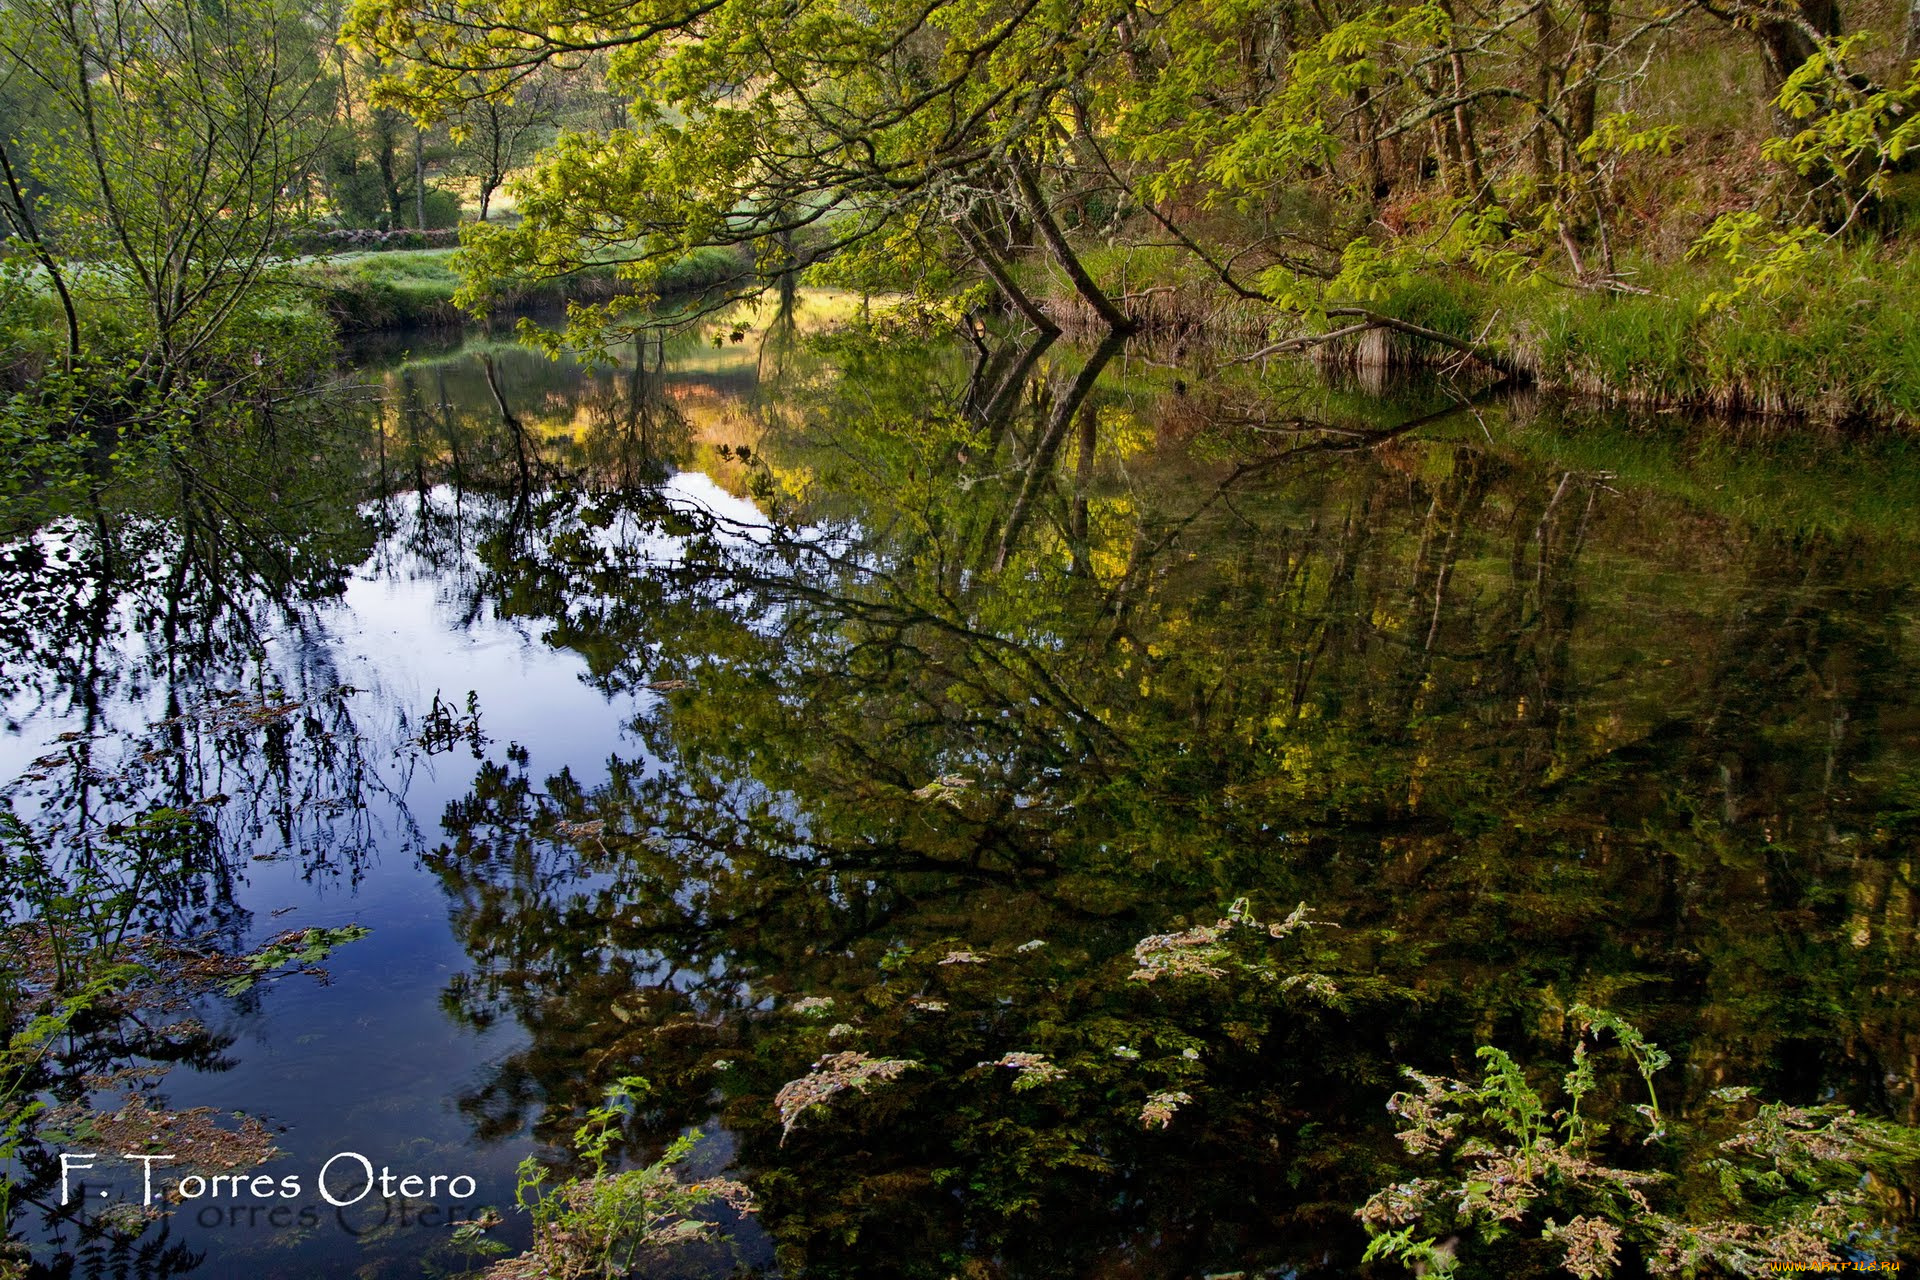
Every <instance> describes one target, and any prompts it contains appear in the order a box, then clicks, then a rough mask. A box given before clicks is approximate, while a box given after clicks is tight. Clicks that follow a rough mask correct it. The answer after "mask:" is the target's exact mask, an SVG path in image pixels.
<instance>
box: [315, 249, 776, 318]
mask: <svg viewBox="0 0 1920 1280" xmlns="http://www.w3.org/2000/svg"><path fill="white" fill-rule="evenodd" d="M454 252H455V251H454V250H452V249H417V250H400V251H390V252H381V253H360V254H343V255H340V256H337V257H331V258H325V259H318V260H315V261H312V262H309V263H303V264H302V265H301V266H300V267H299V268H297V272H298V275H299V277H300V279H301V281H302V283H304V284H306V285H308V286H309V287H311V288H312V289H313V291H314V301H315V305H316V307H317V308H318V309H319V310H320V312H322V313H323V314H324V315H326V316H327V318H328V319H329V320H331V321H332V323H333V327H334V329H335V330H336V331H337V332H339V333H340V334H342V335H348V334H365V333H377V332H380V331H383V330H389V329H423V328H428V329H430V328H457V327H459V326H460V325H462V324H464V323H466V322H467V321H468V320H469V319H470V318H471V317H469V316H468V314H467V313H466V312H464V311H462V310H461V309H460V308H459V307H458V306H456V305H454V300H453V299H454V294H455V293H456V291H458V289H459V287H460V277H459V275H458V274H457V273H456V272H455V270H454V267H453V255H454ZM745 270H746V264H745V263H744V262H743V261H742V259H741V257H740V256H739V255H737V254H734V253H731V252H729V251H726V250H721V249H701V250H696V251H694V252H692V253H689V254H688V255H687V256H686V257H684V258H682V259H680V260H679V261H678V262H676V263H674V264H673V265H671V266H670V267H668V268H667V269H666V270H665V271H663V272H662V273H661V274H660V276H659V278H658V279H657V280H656V281H655V282H654V284H653V285H652V286H651V289H650V290H649V291H650V292H655V293H662V294H666V293H695V292H698V291H700V290H703V289H712V288H717V287H719V286H722V285H725V284H727V283H728V282H730V281H733V280H737V279H739V278H740V277H741V275H742V274H743V272H744V271H745ZM635 292H637V290H636V288H635V286H634V285H633V284H632V283H630V282H629V281H626V280H622V279H620V278H619V276H617V275H616V274H615V273H614V270H613V268H612V267H610V266H607V267H591V268H588V269H587V270H585V271H580V272H576V273H575V274H573V275H571V276H567V277H564V278H562V279H555V280H547V281H542V282H540V283H538V284H530V285H520V286H515V287H511V288H508V289H506V290H503V291H502V293H501V295H500V305H501V306H502V307H507V308H516V309H534V308H539V307H555V306H560V305H562V304H564V303H567V302H606V301H609V300H611V299H613V298H618V297H622V296H625V295H628V294H633V293H635Z"/></svg>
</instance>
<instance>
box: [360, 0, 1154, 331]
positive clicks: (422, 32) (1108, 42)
mask: <svg viewBox="0 0 1920 1280" xmlns="http://www.w3.org/2000/svg"><path fill="white" fill-rule="evenodd" d="M1109 17H1110V15H1108V14H1107V13H1106V11H1105V10H1104V9H1102V8H1100V7H1098V6H1095V5H1093V4H1091V3H1088V2H1087V0H1047V2H1046V3H1042V2H1040V0H1027V2H1026V3H1022V4H1019V5H1015V6H1010V7H1002V6H997V5H992V4H980V3H975V2H973V0H936V2H935V3H932V4H926V3H919V2H917V0H890V2H889V3H886V4H882V5H878V6H851V5H840V4H815V5H810V6H806V7H803V8H801V9H799V10H792V9H791V8H790V7H789V6H788V5H787V4H785V3H784V0H780V2H776V0H650V2H649V3H643V4H640V5H634V6H619V7H610V8H605V9H593V10H587V11H584V12H583V11H581V10H579V9H577V8H575V7H573V6H570V5H562V4H558V3H556V2H555V0H431V2H429V3H425V4H419V3H414V0H363V2H362V3H360V4H359V5H357V6H356V7H355V8H354V9H353V11H352V12H351V13H350V14H349V17H348V20H347V24H346V27H345V32H346V34H347V36H348V38H349V39H352V40H354V41H356V42H358V43H359V44H360V45H361V46H362V47H364V48H366V49H369V50H371V51H373V52H376V53H378V54H379V55H381V56H382V57H385V58H388V59H391V60H393V61H394V62H395V64H396V67H397V71H396V75H395V78H394V79H393V80H391V81H390V82H389V83H388V84H387V85H386V86H385V88H384V90H383V92H382V100H383V101H386V102H390V103H395V104H401V105H405V106H406V107H407V108H408V109H409V110H411V111H413V112H414V113H415V114H416V116H419V117H421V118H423V119H436V118H439V117H441V116H443V115H447V114H449V113H452V112H454V111H456V110H459V109H461V108H463V107H465V106H467V104H470V103H473V102H475V101H476V100H479V99H481V98H484V97H487V96H491V95H507V94H511V93H514V92H516V91H517V90H519V89H520V88H521V87H522V86H523V85H524V84H526V83H527V82H528V81H529V80H530V79H531V78H532V77H534V76H535V75H536V74H537V73H539V72H540V71H541V70H542V69H543V68H547V67H562V68H564V67H569V66H573V65H577V64H578V63H579V62H580V61H582V60H583V59H585V58H587V57H588V56H589V55H593V54H597V53H602V52H605V53H608V54H609V57H608V64H607V65H608V81H609V85H610V87H612V88H614V89H616V90H617V91H619V92H621V93H623V94H625V95H626V96H627V97H629V98H630V99H631V101H632V106H631V108H630V112H629V114H630V117H631V123H630V124H628V125H627V126H625V127H622V128H617V129H614V130H612V131H610V132H608V133H606V134H605V135H588V134H584V133H578V132H568V133H563V134H562V135H561V136H560V137H559V138H558V139H557V140H556V142H555V144H554V146H553V148H552V149H551V150H550V151H549V152H548V153H547V155H546V156H545V157H544V159H543V160H542V161H541V163H540V164H539V165H538V166H537V167H536V168H535V170H534V171H533V173H532V174H530V175H529V176H528V178H527V179H526V180H525V181H524V183H523V184H522V190H521V198H520V210H521V212H522V214H523V215H524V218H525V221H524V223H523V224H522V225H521V226H519V227H517V228H514V229H511V230H506V229H501V230H495V231H492V232H490V233H488V234H483V235H480V236H476V237H475V238H474V239H473V240H472V241H471V242H470V250H471V255H472V260H473V263H474V265H475V266H476V267H477V268H478V269H479V271H480V273H481V274H482V275H483V276H493V277H503V276H513V275H522V276H525V275H532V276H549V275H555V274H561V273H565V272H568V271H572V270H575V269H578V268H579V267H581V266H583V265H585V264H586V263H587V262H589V261H601V262H605V261H611V262H614V263H616V264H618V265H619V266H620V268H621V269H622V270H623V271H624V272H625V273H626V274H628V275H629V276H630V277H632V278H634V279H639V280H645V279H648V278H650V276H651V275H652V274H653V273H654V272H656V271H657V270H658V269H659V267H660V266H661V265H662V264H664V263H665V262H667V261H671V260H672V259H674V258H676V257H678V256H679V255H681V254H683V253H684V252H686V251H688V250H691V249H695V248H700V247H705V246H716V245H719V246H747V245H750V246H753V247H754V248H755V249H756V251H757V262H758V264H759V280H760V282H761V283H763V284H764V283H767V282H771V281H773V280H776V279H778V278H780V277H782V276H784V275H789V274H790V273H792V272H794V271H796V270H799V269H803V268H805V267H806V266H808V265H811V264H812V263H815V262H818V261H822V260H824V259H825V258H827V257H828V256H830V255H832V254H834V253H836V252H839V251H842V250H846V249H849V248H852V247H855V246H859V245H862V244H864V243H866V242H869V241H875V240H878V239H891V240H892V241H893V243H894V244H895V245H896V246H898V247H903V248H910V249H911V251H912V252H916V253H928V252H931V253H939V252H948V251H953V250H954V249H955V248H956V247H958V248H960V249H963V250H964V252H965V253H966V254H968V255H970V256H971V257H972V258H973V259H974V260H976V261H977V262H978V263H979V265H980V267H981V268H982V269H983V270H984V271H985V272H986V273H987V275H988V276H990V277H991V278H992V279H993V280H994V282H995V283H996V285H998V286H999V287H1000V288H1001V290H1002V291H1003V292H1005V293H1006V294H1007V295H1008V296H1009V298H1010V299H1012V301H1013V303H1014V305H1015V306H1016V307H1017V308H1018V309H1019V310H1020V311H1021V312H1023V313H1024V314H1026V315H1027V317H1028V318H1029V319H1030V320H1033V321H1034V322H1035V323H1036V324H1039V325H1042V326H1043V327H1051V325H1052V322H1051V321H1050V320H1047V319H1046V317H1045V316H1044V315H1042V314H1041V313H1040V311H1039V309H1038V307H1037V306H1035V305H1034V304H1033V303H1032V302H1031V300H1030V299H1028V298H1027V297H1026V295H1025V293H1024V291H1023V290H1022V289H1021V287H1020V286H1019V285H1018V283H1017V282H1016V281H1015V280H1014V279H1013V273H1012V272H1011V271H1010V270H1009V269H1008V265H1007V261H1006V259H1007V257H1008V253H1009V248H1010V247H1011V242H1010V240H1009V239H1008V237H1007V234H1006V232H1007V230H1008V229H1009V228H1010V227H1011V226H1014V225H1025V226H1029V227H1033V228H1035V229H1037V230H1038V232H1039V234H1040V238H1041V240H1042V242H1043V243H1044V245H1045V247H1046V251H1047V253H1048V255H1049V256H1050V257H1051V258H1052V259H1053V260H1054V261H1055V262H1056V263H1057V264H1058V265H1059V266H1060V267H1061V269H1062V270H1064V271H1065V273H1066V275H1067V277H1068V279H1069V280H1070V281H1071V283H1072V285H1073V287H1074V289H1075V290H1076V291H1077V292H1078V293H1079V294H1080V295H1081V296H1082V297H1083V298H1084V299H1085V300H1086V301H1087V303H1088V304H1089V305H1090V306H1091V307H1092V308H1093V310H1094V311H1096V312H1097V313H1098V314H1099V315H1100V316H1101V317H1102V318H1103V319H1105V320H1106V321H1107V322H1108V323H1110V324H1113V325H1114V326H1115V327H1126V326H1127V324H1128V321H1127V319H1126V317H1125V315H1124V313H1123V312H1122V311H1121V310H1120V309H1119V308H1118V307H1117V306H1116V305H1115V304H1113V303H1112V302H1111V301H1110V300H1109V299H1108V298H1106V296H1105V295H1104V293H1102V292H1101V290H1100V288H1099V286H1098V285H1097V284H1096V283H1095V282H1094V281H1093V279H1092V277H1091V276H1090V274H1089V273H1088V272H1086V271H1085V270H1084V269H1083V268H1082V266H1081V264H1080V262H1079V260H1078V258H1077V256H1076V254H1075V251H1074V250H1073V248H1072V247H1071V246H1070V245H1069V244H1068V242H1067V239H1066V237H1065V236H1064V234H1062V233H1061V231H1060V228H1059V226H1058V224H1057V222H1056V220H1055V218H1054V216H1053V212H1052V208H1051V205H1050V203H1049V201H1048V198H1047V197H1046V195H1045V194H1043V180H1042V178H1041V176H1040V175H1041V171H1042V169H1043V167H1044V166H1045V164H1046V163H1047V159H1048V156H1049V155H1050V153H1051V152H1052V150H1053V148H1054V146H1055V140H1054V138H1053V124H1052V122H1053V117H1054V113H1055V112H1056V111H1059V110H1064V109H1065V107H1066V104H1067V99H1068V95H1069V94H1070V92H1071V91H1072V90H1073V89H1074V88H1075V86H1077V85H1079V84H1081V83H1082V82H1083V81H1084V80H1085V79H1086V77H1087V76H1088V75H1089V74H1090V73H1091V71H1092V70H1093V68H1095V67H1097V66H1098V65H1100V64H1101V63H1103V62H1105V61H1107V60H1110V59H1111V58H1113V57H1114V56H1115V55H1116V53H1117V51H1118V48H1119V38H1118V36H1117V35H1116V34H1115V29H1114V28H1113V26H1112V24H1111V22H1110V21H1109Z"/></svg>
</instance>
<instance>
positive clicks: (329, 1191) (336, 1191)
mask: <svg viewBox="0 0 1920 1280" xmlns="http://www.w3.org/2000/svg"><path fill="white" fill-rule="evenodd" d="M117 1158H118V1159H121V1160H126V1161H129V1162H132V1163H136V1164H138V1165H139V1166H140V1203H141V1204H142V1205H150V1204H152V1203H153V1202H154V1200H155V1199H156V1198H160V1199H166V1200H174V1201H183V1200H199V1199H202V1198H204V1197H207V1196H220V1195H228V1196H235V1197H250V1198H252V1199H255V1200H297V1199H299V1198H300V1197H301V1196H303V1195H305V1194H306V1186H305V1184H304V1183H303V1182H302V1181H301V1178H300V1175H299V1174H297V1173H289V1174H283V1175H281V1176H280V1177H278V1178H276V1177H274V1176H273V1175H272V1174H266V1173H259V1174H252V1175H248V1174H243V1173H219V1174H212V1175H201V1174H197V1173H190V1174H186V1175H185V1176H183V1177H179V1178H175V1179H172V1181H171V1183H170V1184H163V1185H161V1186H159V1187H156V1186H155V1181H154V1180H155V1172H154V1166H155V1165H161V1166H165V1165H166V1164H167V1163H169V1162H170V1161H173V1160H175V1159H177V1158H178V1157H176V1156H173V1155H168V1154H153V1153H141V1152H133V1151H122V1152H119V1153H118V1156H117ZM100 1159H101V1156H100V1153H99V1152H96V1151H63V1152H61V1153H60V1203H61V1204H63V1205H64V1204H67V1203H68V1202H69V1200H70V1199H71V1198H72V1195H73V1187H72V1176H73V1175H74V1174H76V1173H83V1172H85V1171H86V1170H89V1169H93V1168H96V1167H97V1162H98V1161H99V1160H100ZM166 1172H167V1170H166V1169H165V1168H164V1167H163V1168H162V1169H161V1170H160V1174H161V1175H162V1176H163V1177H164V1175H165V1174H166ZM313 1186H314V1189H315V1190H316V1191H318V1192H319V1193H320V1198H321V1199H322V1200H325V1201H326V1202H327V1203H328V1204H330V1205H332V1206H334V1207H335V1208H339V1209H344V1208H346V1207H348V1206H349V1205H356V1204H359V1203H360V1202H361V1201H362V1200H364V1199H366V1198H367V1196H369V1195H371V1194H372V1193H373V1192H374V1191H376V1190H377V1191H378V1192H379V1193H380V1195H381V1197H382V1198H383V1199H384V1198H387V1197H390V1196H396V1195H397V1196H405V1197H407V1198H409V1199H420V1198H426V1199H437V1198H438V1197H440V1196H442V1195H446V1196H450V1197H452V1198H453V1199H455V1200H467V1199H471V1198H472V1196H473V1195H474V1193H475V1191H476V1190H478V1185H477V1184H476V1183H475V1181H474V1179H473V1177H472V1175H470V1174H465V1173H458V1174H444V1173H433V1174H424V1173H395V1172H393V1171H392V1170H391V1169H389V1168H388V1167H387V1166H386V1165H381V1166H380V1168H379V1171H378V1172H375V1170H374V1167H373V1161H371V1160H369V1159H367V1157H365V1156H363V1155H361V1154H360V1153H359V1152H358V1151H340V1152H336V1153H335V1154H334V1155H332V1156H329V1157H328V1158H327V1162H326V1163H325V1164H323V1165H321V1166H320V1170H319V1172H318V1173H317V1174H316V1175H315V1176H314V1181H313ZM111 1194H112V1193H111V1192H109V1191H104V1190H103V1191H101V1192H100V1195H101V1196H102V1197H107V1196H110V1195H111Z"/></svg>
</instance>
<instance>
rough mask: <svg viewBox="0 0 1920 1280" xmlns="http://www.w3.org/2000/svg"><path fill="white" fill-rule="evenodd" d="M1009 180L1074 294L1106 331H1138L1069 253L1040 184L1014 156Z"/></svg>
mask: <svg viewBox="0 0 1920 1280" xmlns="http://www.w3.org/2000/svg"><path fill="white" fill-rule="evenodd" d="M1013 177H1014V181H1015V182H1016V183H1018V184H1019V187H1020V194H1021V195H1023V196H1024V197H1026V202H1027V213H1028V214H1029V215H1030V216H1031V217H1032V218H1033V225H1034V226H1035V227H1036V228H1038V229H1039V231H1040V238H1041V239H1043V240H1045V241H1046V242H1047V247H1048V248H1049V249H1051V250H1052V251H1053V256H1054V257H1055V258H1056V259H1058V261H1059V263H1060V268H1061V270H1063V271H1065V272H1066V273H1067V279H1069V280H1071V281H1073V287H1074V291H1075V292H1077V293H1078V294H1079V295H1080V296H1081V298H1082V299H1084V300H1085V301H1086V304H1087V305H1088V306H1090V307H1092V308H1093V309H1094V311H1095V312H1097V313H1098V314H1099V316H1100V318H1101V319H1102V320H1105V321H1106V322H1107V327H1108V328H1109V329H1112V330H1113V331H1114V332H1115V333H1132V332H1133V331H1134V330H1135V329H1137V328H1139V327H1140V326H1139V324H1138V323H1137V322H1136V321H1135V320H1134V319H1133V318H1132V317H1131V316H1129V315H1128V314H1127V313H1126V312H1124V311H1122V310H1121V309H1120V308H1119V307H1117V306H1115V305H1114V304H1113V300H1112V299H1111V298H1109V297H1107V295H1106V294H1104V293H1102V292H1101V291H1100V286H1099V285H1097V284H1095V283H1094V282H1093V277H1092V276H1090V275H1088V274H1087V269H1086V268H1085V267H1083V266H1081V265H1080V259H1079V257H1078V256H1076V255H1075V253H1074V252H1073V247H1072V246H1071V245H1069V244H1068V243H1067V237H1066V236H1065V235H1064V234H1062V233H1061V231H1060V224H1059V223H1057V222H1055V221H1054V220H1053V215H1052V214H1051V213H1049V212H1048V211H1047V204H1046V200H1045V199H1044V198H1043V197H1042V196H1041V194H1040V184H1039V183H1037V182H1035V181H1034V178H1033V171H1032V170H1031V169H1029V168H1028V167H1027V162H1026V159H1025V157H1022V156H1019V155H1016V156H1015V157H1014V158H1013Z"/></svg>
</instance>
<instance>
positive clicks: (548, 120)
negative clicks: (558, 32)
mask: <svg viewBox="0 0 1920 1280" xmlns="http://www.w3.org/2000/svg"><path fill="white" fill-rule="evenodd" d="M559 97H560V94H559V88H558V86H557V85H556V84H555V83H554V79H553V77H551V76H545V75H543V76H535V77H533V78H531V79H529V80H528V81H527V82H526V83H525V84H523V85H522V86H521V87H520V88H519V90H518V91H517V92H516V93H515V94H514V95H513V96H512V97H505V96H502V95H500V94H484V93H482V94H475V95H474V96H473V97H471V98H470V99H469V100H468V101H467V102H465V103H464V104H463V105H462V107H461V109H460V111H459V113H458V114H457V115H456V116H454V117H453V119H452V122H451V124H452V127H451V132H452V135H453V154H454V162H455V164H456V165H457V166H458V167H459V169H460V171H461V172H463V173H465V174H467V175H468V176H469V177H472V178H473V179H474V180H475V181H477V182H478V183H479V184H480V221H482V222H485V221H486V220H487V210H488V208H489V206H491V205H492V203H493V193H494V192H495V191H498V190H499V189H500V184H501V183H502V182H505V181H506V179H507V175H508V174H510V173H512V172H513V171H514V170H515V169H518V168H520V167H521V166H522V165H524V164H526V163H527V162H528V161H530V160H531V159H533V156H534V154H535V152H536V151H538V150H539V148H540V146H541V145H542V144H543V143H545V142H546V141H547V139H548V138H550V137H551V136H552V134H553V130H554V126H555V122H556V118H557V115H558V110H559Z"/></svg>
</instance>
